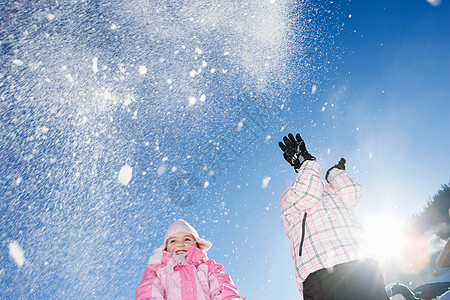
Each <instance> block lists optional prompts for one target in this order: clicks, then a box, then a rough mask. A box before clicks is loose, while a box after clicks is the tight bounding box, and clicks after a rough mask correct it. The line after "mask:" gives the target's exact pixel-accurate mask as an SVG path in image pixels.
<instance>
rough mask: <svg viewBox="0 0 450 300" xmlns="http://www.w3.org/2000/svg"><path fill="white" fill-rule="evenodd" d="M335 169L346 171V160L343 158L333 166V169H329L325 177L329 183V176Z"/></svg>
mask: <svg viewBox="0 0 450 300" xmlns="http://www.w3.org/2000/svg"><path fill="white" fill-rule="evenodd" d="M334 168H336V169H339V170H345V159H344V158H341V159H340V160H339V162H338V163H337V164H336V165H334V166H332V167H331V168H329V169H328V171H327V174H326V175H325V179H326V180H327V181H328V174H329V173H330V171H331V170H333V169H334Z"/></svg>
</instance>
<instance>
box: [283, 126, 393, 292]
mask: <svg viewBox="0 0 450 300" xmlns="http://www.w3.org/2000/svg"><path fill="white" fill-rule="evenodd" d="M283 141H284V144H283V143H282V142H280V143H279V146H280V148H281V150H282V151H283V156H284V158H285V159H286V161H287V162H288V163H289V164H290V165H292V166H293V167H294V170H295V171H296V172H297V173H298V175H297V178H296V179H295V182H294V183H293V185H292V186H291V187H288V188H287V189H286V190H285V191H284V193H283V194H282V195H281V197H280V206H281V218H282V220H283V224H284V227H285V231H286V234H287V236H288V238H289V242H290V246H291V255H292V258H293V260H294V263H295V271H296V276H297V285H298V288H299V290H300V292H302V293H303V298H304V299H305V300H309V299H314V300H320V299H333V300H338V299H342V300H344V299H345V300H351V299H355V300H360V299H365V300H371V299H372V300H385V299H389V298H388V297H387V294H386V291H385V290H384V282H383V275H382V273H381V271H380V269H379V267H378V264H377V263H376V262H375V261H373V260H370V259H366V257H367V254H368V252H369V251H368V250H369V247H368V244H367V242H366V241H365V239H364V236H365V234H364V231H363V229H362V226H361V225H360V223H359V222H358V220H357V218H356V214H355V210H356V208H357V206H358V203H359V201H360V199H361V198H362V192H363V187H362V186H361V185H359V184H357V183H356V182H355V181H354V180H353V178H351V177H350V175H349V174H348V173H347V172H346V171H345V159H343V158H342V159H341V160H340V161H339V163H338V164H336V165H335V166H333V167H332V168H330V169H329V170H328V171H327V173H326V176H325V177H326V180H327V182H328V185H324V182H323V181H322V179H321V177H320V171H321V167H320V165H319V164H318V163H317V161H316V158H315V157H314V156H312V155H311V154H309V153H308V152H307V151H306V146H305V143H304V141H303V139H302V138H301V137H300V135H299V134H297V136H296V137H295V138H294V136H293V135H292V134H289V135H288V136H287V137H284V138H283Z"/></svg>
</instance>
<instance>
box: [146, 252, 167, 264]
mask: <svg viewBox="0 0 450 300" xmlns="http://www.w3.org/2000/svg"><path fill="white" fill-rule="evenodd" d="M163 256H164V253H163V252H162V251H157V252H155V254H153V255H152V256H151V257H150V258H149V260H148V265H156V264H160V263H161V262H162V259H163Z"/></svg>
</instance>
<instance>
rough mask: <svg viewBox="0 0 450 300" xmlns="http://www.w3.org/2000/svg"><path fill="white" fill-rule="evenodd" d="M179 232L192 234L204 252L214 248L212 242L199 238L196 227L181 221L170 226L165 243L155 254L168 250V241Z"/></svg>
mask: <svg viewBox="0 0 450 300" xmlns="http://www.w3.org/2000/svg"><path fill="white" fill-rule="evenodd" d="M177 232H187V233H189V234H192V235H193V236H194V238H195V241H196V242H197V243H198V245H199V248H200V249H201V250H203V251H204V252H206V251H208V250H209V249H210V248H211V246H212V244H211V242H208V241H207V240H204V239H202V238H200V237H199V236H198V233H197V230H195V229H194V227H192V226H191V225H189V223H188V222H186V221H185V220H182V219H179V220H177V221H175V222H174V223H172V225H170V226H169V228H167V231H166V235H165V236H164V243H163V244H162V245H161V247H159V248H157V249H156V250H155V252H158V251H163V250H164V249H165V248H166V242H167V240H168V239H169V238H170V237H171V236H172V235H174V234H175V233H177Z"/></svg>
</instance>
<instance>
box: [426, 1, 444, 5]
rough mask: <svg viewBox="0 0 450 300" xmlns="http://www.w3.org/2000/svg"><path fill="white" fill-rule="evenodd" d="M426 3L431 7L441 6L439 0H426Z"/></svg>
mask: <svg viewBox="0 0 450 300" xmlns="http://www.w3.org/2000/svg"><path fill="white" fill-rule="evenodd" d="M427 2H428V3H429V4H431V5H432V6H439V5H441V3H442V1H441V0H427Z"/></svg>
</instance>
